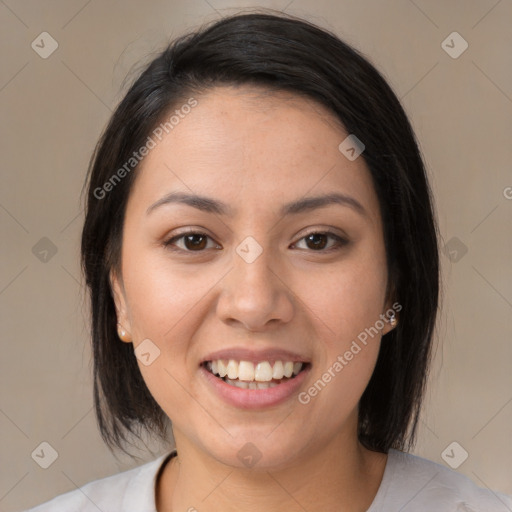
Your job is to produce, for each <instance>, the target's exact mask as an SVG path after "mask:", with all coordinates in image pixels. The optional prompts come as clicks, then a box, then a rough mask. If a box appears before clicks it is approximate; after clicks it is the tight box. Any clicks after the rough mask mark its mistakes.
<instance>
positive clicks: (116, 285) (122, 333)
mask: <svg viewBox="0 0 512 512" xmlns="http://www.w3.org/2000/svg"><path fill="white" fill-rule="evenodd" d="M109 280H110V289H111V290H112V296H113V298H114V304H115V307H116V315H117V335H118V336H119V339H120V340H121V341H124V342H125V343H130V342H131V341H132V338H131V335H130V330H131V325H130V321H129V318H128V313H127V306H126V299H125V295H124V289H123V286H122V283H121V281H120V279H118V277H117V275H116V273H115V272H114V271H113V270H111V271H110V275H109Z"/></svg>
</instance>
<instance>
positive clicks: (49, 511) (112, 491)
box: [26, 454, 170, 512]
mask: <svg viewBox="0 0 512 512" xmlns="http://www.w3.org/2000/svg"><path fill="white" fill-rule="evenodd" d="M169 456H170V454H166V455H162V456H160V457H159V458H157V459H155V460H154V461H151V462H148V463H146V464H144V465H141V466H138V467H136V468H133V469H130V470H127V471H123V472H122V473H117V474H115V475H111V476H108V477H106V478H101V479H98V480H94V481H92V482H89V483H87V484H85V485H83V486H82V487H79V488H77V489H74V490H72V491H69V492H67V493H65V494H61V495H59V496H57V497H55V498H53V499H51V500H50V501H47V502H45V503H43V504H41V505H38V506H36V507H34V508H31V509H30V510H27V511H26V512H60V511H62V512H98V510H101V511H102V512H132V511H133V512H155V495H154V489H155V480H156V476H157V473H158V471H159V469H160V467H161V466H162V465H163V463H164V462H165V460H166V459H167V457H169Z"/></svg>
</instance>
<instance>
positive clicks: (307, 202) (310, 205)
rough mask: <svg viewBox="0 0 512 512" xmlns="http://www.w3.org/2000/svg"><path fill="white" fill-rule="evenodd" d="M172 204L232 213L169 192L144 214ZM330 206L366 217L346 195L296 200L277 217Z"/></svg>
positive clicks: (211, 203)
mask: <svg viewBox="0 0 512 512" xmlns="http://www.w3.org/2000/svg"><path fill="white" fill-rule="evenodd" d="M172 203H178V204H186V205H188V206H191V207H193V208H196V209H198V210H201V211H204V212H207V213H215V214H217V215H228V216H233V213H234V211H233V209H232V208H231V206H229V205H227V204H226V203H223V202H222V201H218V200H216V199H212V198H210V197H205V196H200V195H196V194H186V193H183V192H171V193H170V194H167V195H165V196H164V197H162V198H161V199H159V200H158V201H156V202H155V203H153V204H152V205H151V206H150V207H149V208H148V209H147V211H146V214H150V213H151V212H152V211H153V210H155V209H156V208H158V207H160V206H163V205H166V204H172ZM331 204H339V205H342V206H347V207H349V208H351V209H352V210H354V211H355V212H356V213H359V214H360V215H362V216H365V217H367V216H368V212H367V211H366V210H365V208H364V207H363V205H362V204H361V203H360V202H359V201H358V200H357V199H355V198H353V197H351V196H348V195H346V194H340V193H332V194H324V195H319V196H312V197H305V198H302V199H298V200H296V201H292V202H290V203H286V204H285V205H283V206H282V207H281V209H280V210H279V215H281V216H283V217H284V216H286V215H290V214H299V213H304V212H307V211H311V210H315V209H317V208H323V207H325V206H329V205H331Z"/></svg>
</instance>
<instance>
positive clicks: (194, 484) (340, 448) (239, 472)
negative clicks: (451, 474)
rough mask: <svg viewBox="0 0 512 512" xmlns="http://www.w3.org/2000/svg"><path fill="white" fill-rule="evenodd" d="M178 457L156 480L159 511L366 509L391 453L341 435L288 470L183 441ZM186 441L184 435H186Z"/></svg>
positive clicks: (224, 511)
mask: <svg viewBox="0 0 512 512" xmlns="http://www.w3.org/2000/svg"><path fill="white" fill-rule="evenodd" d="M179 437H180V436H176V434H175V438H176V441H177V446H178V447H179V448H178V456H177V457H174V458H173V459H171V461H170V462H169V463H168V464H167V466H166V467H165V468H164V470H163V472H162V475H161V477H160V479H159V482H158V485H157V510H158V512H174V511H178V510H179V511H182V510H183V511H191V512H193V511H194V510H198V511H199V510H209V511H212V512H216V511H223V512H231V511H233V512H235V511H239V510H244V511H247V512H256V511H258V512H259V511H262V510H265V511H266V512H274V511H281V510H287V511H290V512H295V511H297V512H299V511H300V512H304V510H307V511H308V512H317V511H318V512H320V511H322V512H324V511H325V510H339V511H351V512H352V511H358V512H366V511H367V510H368V508H369V507H370V505H371V503H372V502H373V500H374V498H375V495H376V494H377V491H378V488H379V486H380V483H381V481H382V476H383V474H384V469H385V465H386V461H387V455H386V454H382V453H378V452H372V451H370V450H367V449H366V448H364V447H363V446H362V445H361V444H360V443H359V442H357V441H355V442H351V443H348V442H346V440H345V442H344V441H343V438H342V437H340V439H337V440H336V441H335V442H334V443H330V444H329V445H328V446H326V447H325V449H324V450H317V449H315V450H312V451H311V452H307V453H306V452H305V453H304V455H303V456H302V457H299V458H296V459H294V460H293V461H292V462H291V463H290V464H289V465H288V466H287V467H286V468H285V469H279V470H272V469H271V468H262V469H256V467H253V468H252V469H239V468H233V467H231V466H227V465H224V464H221V463H219V462H218V461H217V460H215V459H213V458H211V457H210V456H208V454H205V453H204V452H203V451H200V450H198V449H197V448H196V447H195V446H191V445H187V443H179V442H178V439H179ZM182 441H184V440H182Z"/></svg>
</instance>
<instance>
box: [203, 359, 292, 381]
mask: <svg viewBox="0 0 512 512" xmlns="http://www.w3.org/2000/svg"><path fill="white" fill-rule="evenodd" d="M208 368H209V369H210V370H211V372H212V373H214V374H215V375H219V377H226V376H227V378H228V379H239V380H243V381H248V382H251V381H257V382H269V381H271V380H272V379H282V378H283V377H288V378H289V377H291V376H292V375H297V374H298V373H299V372H300V371H301V369H302V363H300V362H296V363H295V362H293V361H285V362H283V361H276V362H275V363H274V366H272V365H271V364H270V363H269V362H268V361H261V362H259V363H257V364H256V365H255V364H254V363H252V362H251V361H235V360H234V359H230V360H229V361H225V360H222V359H218V360H216V361H210V362H209V364H208Z"/></svg>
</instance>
